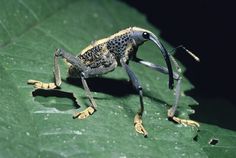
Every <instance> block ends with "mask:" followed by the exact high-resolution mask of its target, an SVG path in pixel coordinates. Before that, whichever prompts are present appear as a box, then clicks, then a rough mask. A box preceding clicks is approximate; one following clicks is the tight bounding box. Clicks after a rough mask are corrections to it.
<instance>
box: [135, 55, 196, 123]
mask: <svg viewBox="0 0 236 158" xmlns="http://www.w3.org/2000/svg"><path fill="white" fill-rule="evenodd" d="M171 60H172V58H171ZM134 61H135V62H137V63H140V64H142V65H145V66H147V67H149V68H152V69H154V70H156V71H159V72H161V73H164V74H168V69H167V68H166V67H163V66H160V65H157V64H153V63H151V62H149V61H144V60H142V59H139V58H137V57H136V58H134ZM174 63H175V66H177V70H178V71H179V72H181V69H180V67H179V66H178V64H177V62H176V61H175V60H174ZM173 77H174V79H175V80H177V85H176V89H175V91H176V94H175V103H174V105H173V106H172V107H171V108H170V109H169V110H168V112H167V115H168V118H169V119H170V120H172V121H174V122H177V123H180V124H183V125H190V126H195V127H199V126H200V125H199V123H197V122H196V121H193V120H186V119H180V118H178V117H175V116H174V115H175V112H176V109H177V106H178V102H179V96H180V85H181V79H182V78H181V77H180V75H179V74H177V73H176V72H174V73H173Z"/></svg>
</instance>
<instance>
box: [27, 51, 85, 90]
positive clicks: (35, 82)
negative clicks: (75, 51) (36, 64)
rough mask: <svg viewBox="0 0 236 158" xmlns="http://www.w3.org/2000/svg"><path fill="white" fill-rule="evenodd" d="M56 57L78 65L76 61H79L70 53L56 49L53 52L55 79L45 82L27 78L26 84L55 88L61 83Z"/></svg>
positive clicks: (41, 87)
mask: <svg viewBox="0 0 236 158" xmlns="http://www.w3.org/2000/svg"><path fill="white" fill-rule="evenodd" d="M58 57H62V58H64V59H66V60H67V61H68V62H69V63H72V64H76V66H77V65H80V63H78V62H79V61H76V60H77V59H76V58H75V57H74V56H73V55H71V54H70V53H67V52H65V51H64V50H62V49H56V51H55V54H54V67H53V68H54V71H53V72H54V79H55V81H54V82H53V83H45V82H41V81H38V80H31V79H30V80H28V81H27V83H28V84H32V85H34V87H35V88H37V89H38V88H39V89H55V88H57V87H59V86H60V85H61V73H60V67H59V63H58Z"/></svg>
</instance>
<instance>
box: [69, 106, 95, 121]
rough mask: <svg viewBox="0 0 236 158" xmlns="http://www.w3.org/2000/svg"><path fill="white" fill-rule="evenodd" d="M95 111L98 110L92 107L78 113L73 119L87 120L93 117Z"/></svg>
mask: <svg viewBox="0 0 236 158" xmlns="http://www.w3.org/2000/svg"><path fill="white" fill-rule="evenodd" d="M95 111H96V109H95V108H93V107H91V106H90V107H88V108H86V109H85V110H84V111H81V112H77V113H76V114H75V115H74V116H73V119H76V118H78V119H85V118H87V117H88V116H90V115H92V114H93V113H94V112H95Z"/></svg>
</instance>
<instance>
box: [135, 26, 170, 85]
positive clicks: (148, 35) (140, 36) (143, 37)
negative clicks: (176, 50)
mask: <svg viewBox="0 0 236 158" xmlns="http://www.w3.org/2000/svg"><path fill="white" fill-rule="evenodd" d="M131 31H132V38H133V39H134V40H135V42H136V44H137V45H141V44H143V42H145V41H147V40H151V41H153V42H154V43H155V44H156V45H157V46H158V47H159V49H160V50H161V53H162V55H163V57H164V59H165V62H166V66H167V68H168V73H169V88H170V89H173V87H174V78H173V70H172V66H171V62H170V58H169V54H168V52H167V50H166V49H165V47H164V46H163V45H162V43H161V42H160V41H159V39H158V38H157V37H156V36H155V34H154V33H152V32H151V31H148V30H145V29H142V28H139V27H132V28H131Z"/></svg>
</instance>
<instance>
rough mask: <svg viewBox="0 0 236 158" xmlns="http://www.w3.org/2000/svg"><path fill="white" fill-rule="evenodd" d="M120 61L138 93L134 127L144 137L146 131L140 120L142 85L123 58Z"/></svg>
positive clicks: (142, 108)
mask: <svg viewBox="0 0 236 158" xmlns="http://www.w3.org/2000/svg"><path fill="white" fill-rule="evenodd" d="M120 63H121V65H122V67H123V68H124V69H125V71H126V72H127V74H128V76H129V78H130V80H131V82H132V84H133V86H134V88H135V90H136V91H137V92H138V94H139V100H140V109H139V111H138V112H137V114H136V115H135V117H134V127H135V130H136V132H138V133H140V134H143V135H144V137H147V135H148V133H147V131H146V130H145V128H144V127H143V121H142V115H143V112H144V104H143V91H142V87H141V84H140V83H139V81H138V79H137V77H136V76H135V74H134V73H133V72H132V71H131V69H130V68H129V66H128V65H127V64H126V63H125V62H124V60H122V59H121V60H120Z"/></svg>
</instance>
